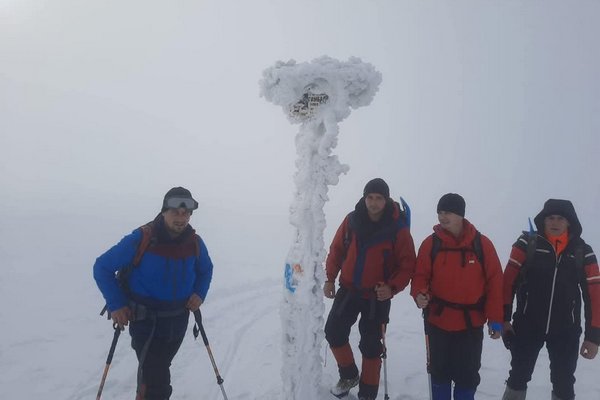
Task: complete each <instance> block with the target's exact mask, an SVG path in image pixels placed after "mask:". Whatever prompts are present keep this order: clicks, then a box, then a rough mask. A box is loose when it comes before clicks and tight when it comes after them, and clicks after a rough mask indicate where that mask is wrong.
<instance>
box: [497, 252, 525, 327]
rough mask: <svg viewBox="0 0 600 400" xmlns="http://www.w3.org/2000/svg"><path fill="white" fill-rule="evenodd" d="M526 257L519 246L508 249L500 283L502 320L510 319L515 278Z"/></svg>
mask: <svg viewBox="0 0 600 400" xmlns="http://www.w3.org/2000/svg"><path fill="white" fill-rule="evenodd" d="M526 258H527V254H526V253H525V251H523V250H522V249H521V248H519V247H517V246H513V247H512V250H511V251H510V257H509V259H508V263H507V264H506V268H505V269H504V276H503V283H502V297H503V300H504V301H503V302H504V321H510V320H511V319H512V305H513V299H514V296H515V291H514V285H515V281H516V280H517V278H518V276H519V273H520V271H521V267H522V266H523V263H524V262H525V259H526Z"/></svg>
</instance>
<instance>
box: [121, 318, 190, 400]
mask: <svg viewBox="0 0 600 400" xmlns="http://www.w3.org/2000/svg"><path fill="white" fill-rule="evenodd" d="M188 314H189V313H185V314H182V315H181V316H178V317H173V318H159V319H157V320H152V319H145V320H142V321H132V322H131V323H130V329H129V332H130V334H131V347H132V348H133V349H134V350H135V353H136V355H137V358H138V362H140V363H142V364H141V366H140V367H141V379H139V380H140V381H141V382H138V384H139V385H140V386H141V387H140V388H139V390H140V391H141V392H142V395H141V396H140V395H139V394H138V397H139V398H141V399H143V400H168V399H169V397H170V396H171V393H172V392H173V388H172V387H171V372H170V367H171V362H172V361H173V358H174V357H175V355H176V354H177V351H178V350H179V347H180V346H181V343H182V341H183V337H184V335H185V326H187V318H188ZM184 322H185V324H184ZM153 324H154V329H152V326H153ZM181 327H184V328H183V329H181ZM144 350H145V351H144Z"/></svg>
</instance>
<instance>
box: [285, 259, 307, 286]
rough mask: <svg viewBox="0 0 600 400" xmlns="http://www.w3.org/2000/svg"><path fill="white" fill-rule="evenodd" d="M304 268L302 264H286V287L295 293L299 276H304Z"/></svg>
mask: <svg viewBox="0 0 600 400" xmlns="http://www.w3.org/2000/svg"><path fill="white" fill-rule="evenodd" d="M302 273H303V270H302V267H301V266H300V264H294V266H293V267H292V266H291V265H290V264H285V274H284V275H285V287H286V288H287V290H289V291H290V292H292V293H294V292H295V291H296V288H297V287H298V282H299V278H300V277H301V276H302Z"/></svg>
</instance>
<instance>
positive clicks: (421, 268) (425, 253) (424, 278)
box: [410, 235, 433, 297]
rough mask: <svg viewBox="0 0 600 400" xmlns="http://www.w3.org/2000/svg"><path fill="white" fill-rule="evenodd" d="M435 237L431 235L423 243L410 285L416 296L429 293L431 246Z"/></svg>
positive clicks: (411, 292)
mask: <svg viewBox="0 0 600 400" xmlns="http://www.w3.org/2000/svg"><path fill="white" fill-rule="evenodd" d="M432 242H433V239H432V238H431V235H430V236H428V237H427V239H425V240H424V241H423V243H421V247H419V255H418V256H417V265H416V269H415V275H414V276H413V279H412V283H411V285H410V295H411V296H413V297H416V296H417V295H418V294H419V293H429V285H430V281H431V246H432Z"/></svg>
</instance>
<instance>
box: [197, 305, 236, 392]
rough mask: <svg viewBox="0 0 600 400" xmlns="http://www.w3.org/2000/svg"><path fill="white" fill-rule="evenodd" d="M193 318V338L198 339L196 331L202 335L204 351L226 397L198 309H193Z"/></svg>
mask: <svg viewBox="0 0 600 400" xmlns="http://www.w3.org/2000/svg"><path fill="white" fill-rule="evenodd" d="M194 318H195V319H196V326H194V339H198V332H200V334H201V335H202V340H203V341H204V346H206V351H207V352H208V357H209V358H210V362H211V363H212V366H213V369H214V370H215V375H216V376H217V385H219V387H220V388H221V393H223V398H224V399H225V400H228V399H227V395H226V394H225V388H224V387H223V378H221V375H219V370H218V369H217V364H216V363H215V358H214V357H213V354H212V351H211V350H210V345H209V344H208V338H207V337H206V332H204V326H202V314H201V313H200V309H197V310H196V311H194Z"/></svg>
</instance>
